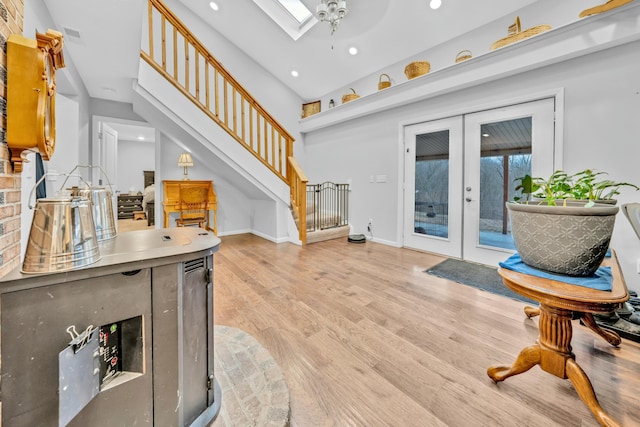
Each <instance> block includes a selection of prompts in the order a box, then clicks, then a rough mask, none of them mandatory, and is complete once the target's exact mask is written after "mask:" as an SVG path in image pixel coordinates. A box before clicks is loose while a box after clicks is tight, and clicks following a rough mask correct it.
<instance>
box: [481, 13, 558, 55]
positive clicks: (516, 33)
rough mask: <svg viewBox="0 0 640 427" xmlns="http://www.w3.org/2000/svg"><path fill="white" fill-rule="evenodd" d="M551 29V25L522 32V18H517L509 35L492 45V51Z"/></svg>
mask: <svg viewBox="0 0 640 427" xmlns="http://www.w3.org/2000/svg"><path fill="white" fill-rule="evenodd" d="M550 29H551V25H546V24H545V25H536V26H535V27H531V28H527V29H526V30H524V31H521V30H520V17H519V16H516V20H515V22H514V23H513V24H511V25H510V26H509V30H508V31H509V35H508V36H507V37H505V38H503V39H500V40H498V41H496V42H494V43H493V44H492V45H491V50H495V49H498V48H501V47H504V46H507V45H510V44H511V43H514V42H518V41H520V40H524V39H526V38H529V37H531V36H535V35H537V34H540V33H544V32H545V31H548V30H550Z"/></svg>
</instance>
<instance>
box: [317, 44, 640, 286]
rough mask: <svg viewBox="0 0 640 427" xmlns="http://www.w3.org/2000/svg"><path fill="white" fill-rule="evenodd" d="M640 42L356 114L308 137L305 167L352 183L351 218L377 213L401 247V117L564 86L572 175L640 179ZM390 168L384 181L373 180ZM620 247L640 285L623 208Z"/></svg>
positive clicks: (636, 252) (433, 114) (630, 276)
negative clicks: (590, 170) (592, 171)
mask: <svg viewBox="0 0 640 427" xmlns="http://www.w3.org/2000/svg"><path fill="white" fill-rule="evenodd" d="M638 52H640V42H633V43H629V44H626V45H623V46H620V47H616V48H612V49H608V50H605V51H602V52H599V53H595V54H591V55H587V56H584V57H581V58H578V59H573V60H569V61H566V62H564V63H560V64H556V65H552V66H548V67H545V68H542V69H539V70H535V71H530V72H525V73H523V74H520V75H516V76H513V77H509V78H505V79H502V80H500V81H497V82H492V83H488V84H485V85H482V86H478V87H474V88H470V89H463V90H459V91H456V92H453V93H451V94H448V95H444V96H441V97H437V98H432V99H429V100H427V101H421V102H416V103H413V104H409V105H406V106H402V107H398V108H394V109H391V110H388V111H385V112H382V113H377V114H372V115H370V116H367V117H362V118H358V119H354V120H351V121H348V122H345V123H341V124H339V125H336V126H331V127H328V128H325V129H320V130H317V131H313V132H310V133H308V134H306V135H305V150H306V157H307V158H308V159H313V162H307V164H306V165H305V171H306V173H307V174H308V176H310V177H312V178H313V180H314V182H322V181H323V180H332V181H346V180H348V179H351V180H352V183H353V184H352V192H351V199H350V208H351V209H350V221H351V223H352V224H353V225H354V231H355V232H364V230H365V228H366V224H367V221H368V219H369V218H373V219H374V235H375V237H376V238H377V239H378V240H379V241H381V242H386V243H389V244H393V245H401V244H402V242H401V222H402V219H401V218H399V217H398V206H399V204H401V203H403V195H402V193H401V192H400V191H399V188H400V183H401V179H402V167H403V165H402V163H401V153H402V151H401V145H402V143H403V141H402V138H401V129H402V128H401V123H402V124H408V123H409V122H413V123H417V122H421V121H425V120H429V119H435V118H438V117H442V115H443V114H445V112H451V111H460V112H464V111H465V110H467V112H471V111H473V110H474V108H476V107H477V106H478V105H487V104H492V103H493V104H496V105H499V103H500V102H501V100H505V99H514V98H522V97H527V96H528V95H533V94H536V93H540V92H545V91H551V90H556V89H559V88H564V94H565V111H564V135H563V136H564V164H563V168H564V169H565V170H567V171H569V172H576V171H578V170H581V169H585V168H594V169H597V170H602V171H607V172H609V174H610V178H611V179H613V180H616V181H627V182H633V183H636V184H640V172H638V159H640V144H638V143H637V139H638V135H640V120H638V117H640V86H638V78H637V76H638V75H640V58H639V57H638ZM379 174H384V175H387V177H388V182H386V183H370V182H369V177H370V175H379ZM618 200H619V203H620V204H622V203H626V202H632V201H638V200H640V193H639V192H631V191H628V190H623V193H622V194H621V195H620V196H619V198H618ZM612 247H613V248H614V249H616V251H617V253H618V256H619V259H620V262H621V265H622V268H623V272H624V275H625V279H626V281H627V285H628V286H629V287H630V288H634V289H636V290H638V289H640V275H638V274H637V273H636V260H637V259H638V258H640V240H638V239H637V237H636V235H635V233H633V231H632V230H631V226H630V225H629V224H628V223H627V221H626V219H625V218H624V216H623V215H622V214H620V215H619V216H618V218H617V222H616V229H615V231H614V236H613V241H612Z"/></svg>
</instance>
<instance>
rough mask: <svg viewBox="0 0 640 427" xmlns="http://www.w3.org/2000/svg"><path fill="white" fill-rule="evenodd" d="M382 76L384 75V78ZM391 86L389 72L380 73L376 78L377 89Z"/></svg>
mask: <svg viewBox="0 0 640 427" xmlns="http://www.w3.org/2000/svg"><path fill="white" fill-rule="evenodd" d="M382 77H386V78H387V79H386V80H382ZM389 86H391V77H389V74H380V78H379V79H378V90H382V89H386V88H388V87H389Z"/></svg>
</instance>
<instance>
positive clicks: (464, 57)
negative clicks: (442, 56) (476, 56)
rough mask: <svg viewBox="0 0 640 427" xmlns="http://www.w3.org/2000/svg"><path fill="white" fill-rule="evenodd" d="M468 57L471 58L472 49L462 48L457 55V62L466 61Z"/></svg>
mask: <svg viewBox="0 0 640 427" xmlns="http://www.w3.org/2000/svg"><path fill="white" fill-rule="evenodd" d="M467 59H471V51H470V50H461V51H460V52H458V54H457V55H456V64H457V63H458V62H462V61H466V60H467Z"/></svg>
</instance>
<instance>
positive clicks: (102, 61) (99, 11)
mask: <svg viewBox="0 0 640 427" xmlns="http://www.w3.org/2000/svg"><path fill="white" fill-rule="evenodd" d="M43 1H44V3H45V5H46V6H47V8H48V9H49V12H50V14H51V17H52V18H53V21H54V22H55V24H56V29H58V30H61V31H62V32H63V33H64V35H65V48H64V54H65V58H69V59H70V60H71V61H72V62H73V64H74V65H75V67H76V69H77V70H78V72H79V74H80V76H81V78H82V80H83V82H84V85H85V86H86V88H87V90H88V92H89V95H90V96H91V97H92V98H99V99H107V100H113V101H120V102H127V103H130V102H131V99H132V98H131V87H132V79H135V78H136V77H137V66H138V59H139V51H140V34H141V27H142V22H143V19H144V17H145V13H146V1H144V0H109V1H104V0H83V1H69V0H43ZM176 1H180V2H181V3H183V4H184V5H185V6H186V7H187V8H189V9H191V10H192V11H193V12H194V13H195V14H197V15H198V16H199V17H201V18H202V19H203V20H205V21H206V22H208V23H209V24H210V25H211V26H212V27H213V28H215V29H216V30H217V31H218V32H219V33H221V34H222V35H224V36H225V37H226V38H227V39H229V40H230V41H232V42H233V43H234V44H235V45H236V46H238V48H239V49H241V50H243V51H244V52H246V53H247V54H248V55H249V56H250V57H252V58H254V59H255V60H256V61H257V62H258V63H259V64H261V65H262V66H263V67H264V68H265V69H267V70H268V71H270V72H271V73H272V74H273V75H274V76H276V77H277V78H278V79H280V80H281V81H282V82H284V83H285V84H286V85H287V86H289V87H290V88H291V89H292V90H293V91H295V92H296V93H297V94H298V95H299V96H300V97H301V98H302V99H303V100H311V99H317V98H319V97H321V96H323V95H325V94H327V93H330V92H332V91H336V90H338V89H341V88H344V87H345V86H346V85H348V84H349V83H350V82H353V81H355V80H358V79H360V78H363V77H365V76H367V75H369V74H371V73H374V72H377V71H379V70H381V69H383V68H384V67H385V66H387V65H389V64H393V63H396V62H400V61H402V60H404V59H407V58H410V57H412V56H415V55H416V54H418V53H420V52H423V51H425V50H427V49H429V48H430V47H432V46H435V45H438V44H441V43H443V42H444V41H446V40H448V39H451V38H454V37H457V36H459V35H461V34H463V33H465V32H468V31H470V30H472V29H474V28H476V27H478V26H480V25H483V24H484V23H487V22H490V21H493V20H495V19H498V18H500V17H503V16H506V15H511V14H512V12H513V11H515V10H518V9H520V8H522V7H524V6H526V5H528V4H530V3H534V2H535V1H536V0H489V1H483V2H481V1H477V0H442V7H441V8H440V9H438V10H432V9H431V8H430V7H429V0H349V9H350V11H349V14H348V15H347V17H346V18H345V19H344V21H343V22H342V23H341V24H340V27H339V28H338V30H337V31H336V33H335V34H334V35H333V36H331V34H330V30H329V25H328V24H327V23H322V22H320V23H318V24H317V25H316V26H315V27H314V28H311V29H310V30H309V31H308V32H307V33H306V34H304V35H303V36H302V37H300V38H299V39H298V40H297V41H294V40H292V39H291V38H290V37H289V36H288V35H287V34H286V33H285V32H284V31H283V30H282V29H281V28H280V27H279V26H278V25H277V24H276V23H275V22H273V21H272V20H271V19H270V18H269V17H268V16H267V15H266V14H265V13H264V12H263V11H262V9H260V8H259V7H258V6H257V5H256V4H255V3H254V2H253V0H217V3H218V4H219V6H220V10H219V11H218V12H214V11H213V10H212V9H211V8H210V7H209V1H210V0H176ZM302 1H303V3H304V4H305V5H307V7H308V8H309V9H310V10H311V11H313V12H314V11H315V6H316V4H317V3H318V2H319V1H318V0H302ZM167 3H168V4H169V6H170V4H171V1H168V2H167ZM68 30H75V31H77V32H78V33H79V34H80V37H79V38H77V37H73V35H72V31H68ZM39 31H42V32H44V31H46V29H39ZM27 36H29V35H27ZM196 36H197V35H196ZM351 46H355V47H356V48H357V49H358V51H359V53H358V55H356V56H352V55H350V54H349V53H348V52H347V49H348V48H349V47H351ZM211 51H212V53H213V55H214V56H215V47H212V48H211ZM294 69H295V70H297V71H298V72H299V73H300V76H299V77H297V78H294V77H292V76H291V70H294ZM61 71H62V70H61ZM65 77H66V75H65V72H64V71H62V72H59V81H58V90H59V91H60V93H65V91H66V92H69V93H71V94H73V93H74V91H75V93H77V92H78V89H77V88H74V87H72V86H71V85H70V84H68V83H67V81H68V80H69V79H67V78H65Z"/></svg>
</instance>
